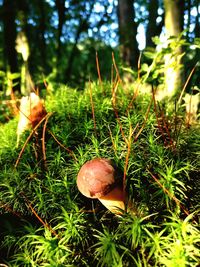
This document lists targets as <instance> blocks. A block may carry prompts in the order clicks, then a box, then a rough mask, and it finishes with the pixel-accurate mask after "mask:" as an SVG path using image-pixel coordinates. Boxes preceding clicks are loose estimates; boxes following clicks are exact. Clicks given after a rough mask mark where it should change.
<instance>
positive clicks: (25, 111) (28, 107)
mask: <svg viewBox="0 0 200 267" xmlns="http://www.w3.org/2000/svg"><path fill="white" fill-rule="evenodd" d="M46 114H47V112H46V110H45V107H44V105H43V101H42V100H41V99H40V97H39V96H38V95H36V94H35V93H33V92H32V93H30V96H23V97H22V98H21V101H20V112H19V121H18V126H17V146H18V144H19V139H20V136H21V135H22V133H23V132H24V131H25V130H27V129H28V128H31V127H32V128H34V127H35V126H36V125H37V124H38V123H39V122H40V121H41V120H42V118H43V117H45V115H46Z"/></svg>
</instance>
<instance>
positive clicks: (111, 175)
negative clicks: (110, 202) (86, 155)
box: [77, 158, 116, 198]
mask: <svg viewBox="0 0 200 267" xmlns="http://www.w3.org/2000/svg"><path fill="white" fill-rule="evenodd" d="M115 185H116V179H115V169H114V167H113V166H112V163H111V161H110V160H108V159H105V158H96V159H93V160H90V161H88V162H86V163H85V164H84V165H83V166H82V167H81V169H80V171H79V173H78V177H77V186H78V189H79V191H80V192H81V193H82V194H83V195H84V196H86V197H90V198H101V197H103V196H105V195H106V194H108V193H109V192H110V191H111V190H112V189H113V188H114V187H115Z"/></svg>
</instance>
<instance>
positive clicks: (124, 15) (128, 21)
mask: <svg viewBox="0 0 200 267" xmlns="http://www.w3.org/2000/svg"><path fill="white" fill-rule="evenodd" d="M133 4H134V1H133V0H118V12H117V13H118V24H119V41H120V47H121V58H122V60H123V62H124V63H125V64H126V65H128V66H129V67H132V68H135V69H137V64H138V58H139V50H138V43H137V40H136V34H137V24H136V23H135V21H134V19H135V10H134V5H133Z"/></svg>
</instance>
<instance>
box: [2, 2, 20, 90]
mask: <svg viewBox="0 0 200 267" xmlns="http://www.w3.org/2000/svg"><path fill="white" fill-rule="evenodd" d="M15 11H16V7H15V4H14V1H13V0H4V2H3V12H4V13H3V24H4V51H5V58H6V59H7V63H8V69H9V70H10V72H11V73H17V72H18V71H19V70H18V64H17V52H16V50H15V39H16V35H17V33H16V24H15V16H16V12H15ZM13 89H14V90H19V85H18V86H15V87H14V88H13Z"/></svg>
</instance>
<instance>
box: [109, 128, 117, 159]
mask: <svg viewBox="0 0 200 267" xmlns="http://www.w3.org/2000/svg"><path fill="white" fill-rule="evenodd" d="M108 130H109V134H110V138H111V142H112V147H113V150H114V152H115V155H117V149H116V145H115V142H114V138H113V135H112V131H111V129H110V126H109V125H108Z"/></svg>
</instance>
